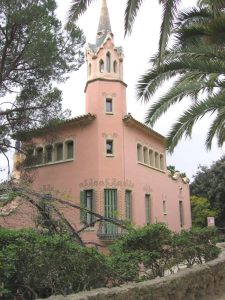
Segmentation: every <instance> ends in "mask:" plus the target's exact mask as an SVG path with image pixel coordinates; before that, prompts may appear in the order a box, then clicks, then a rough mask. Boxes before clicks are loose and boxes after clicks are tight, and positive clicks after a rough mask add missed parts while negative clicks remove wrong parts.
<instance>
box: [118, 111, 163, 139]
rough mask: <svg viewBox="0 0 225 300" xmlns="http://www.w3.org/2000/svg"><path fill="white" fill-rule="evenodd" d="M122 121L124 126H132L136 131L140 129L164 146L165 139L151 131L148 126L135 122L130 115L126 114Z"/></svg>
mask: <svg viewBox="0 0 225 300" xmlns="http://www.w3.org/2000/svg"><path fill="white" fill-rule="evenodd" d="M123 121H124V123H125V124H127V125H128V126H131V127H132V126H134V127H136V128H138V129H141V130H143V131H144V132H146V133H147V134H150V135H151V136H154V137H156V138H157V139H159V140H160V141H161V142H163V143H164V144H166V138H165V137H164V136H163V135H161V134H159V133H158V132H156V131H154V130H153V129H151V128H149V127H148V126H146V125H145V124H143V123H141V122H139V121H137V120H136V119H134V118H133V117H132V115H131V114H128V115H126V116H125V117H124V118H123Z"/></svg>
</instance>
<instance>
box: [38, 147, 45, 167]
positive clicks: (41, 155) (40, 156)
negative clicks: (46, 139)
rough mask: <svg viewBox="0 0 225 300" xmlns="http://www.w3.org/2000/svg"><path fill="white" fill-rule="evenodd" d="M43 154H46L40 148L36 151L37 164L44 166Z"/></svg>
mask: <svg viewBox="0 0 225 300" xmlns="http://www.w3.org/2000/svg"><path fill="white" fill-rule="evenodd" d="M43 154H44V150H43V148H42V147H38V148H37V149H36V157H37V164H38V165H40V164H43Z"/></svg>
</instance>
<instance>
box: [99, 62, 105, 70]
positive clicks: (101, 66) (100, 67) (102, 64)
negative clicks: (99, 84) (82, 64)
mask: <svg viewBox="0 0 225 300" xmlns="http://www.w3.org/2000/svg"><path fill="white" fill-rule="evenodd" d="M99 71H100V72H101V73H103V72H104V61H103V60H102V59H101V60H100V62H99Z"/></svg>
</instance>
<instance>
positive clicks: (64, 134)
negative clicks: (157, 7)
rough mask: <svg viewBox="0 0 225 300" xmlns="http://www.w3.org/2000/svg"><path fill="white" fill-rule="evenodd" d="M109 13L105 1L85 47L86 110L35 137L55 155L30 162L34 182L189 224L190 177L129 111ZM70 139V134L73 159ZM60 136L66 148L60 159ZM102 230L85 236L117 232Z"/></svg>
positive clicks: (72, 196) (174, 225) (114, 210)
mask: <svg viewBox="0 0 225 300" xmlns="http://www.w3.org/2000/svg"><path fill="white" fill-rule="evenodd" d="M104 18H105V19H104ZM106 21H107V22H109V20H108V11H107V7H106V3H105V1H103V8H102V13H101V17H100V25H99V30H98V36H97V40H96V45H88V47H87V51H86V58H87V73H88V75H87V83H86V87H85V93H86V114H85V115H83V116H81V117H77V118H74V119H72V120H69V121H67V122H65V123H64V124H63V125H61V126H60V127H58V129H57V130H55V131H54V134H52V132H50V133H46V134H45V135H44V136H43V135H42V136H41V137H40V138H35V139H33V142H34V144H35V149H36V150H37V149H38V148H42V149H43V155H44V153H45V151H46V146H48V145H50V144H51V145H52V153H51V161H49V162H46V161H44V160H43V161H42V163H41V164H39V165H36V166H34V167H32V168H29V169H27V172H29V174H30V175H31V176H32V178H33V183H32V188H34V189H36V190H46V191H49V190H51V191H52V193H53V194H54V193H55V194H57V195H58V196H59V195H60V196H61V197H67V198H68V199H69V200H70V201H72V202H74V203H77V204H79V205H80V204H82V205H85V206H86V207H87V208H90V209H92V210H94V211H95V212H97V213H99V214H102V215H105V214H108V216H111V217H115V216H116V217H117V218H120V219H127V218H129V220H130V221H131V222H132V223H133V224H136V225H137V226H142V225H144V224H146V223H154V222H164V223H166V224H167V225H168V226H169V228H171V229H172V230H175V231H180V230H181V229H182V228H185V229H187V228H190V227H191V214H190V200H189V185H188V182H187V179H186V178H181V176H180V175H179V174H178V173H175V174H174V175H173V176H172V175H171V174H170V173H169V172H168V171H167V169H166V150H165V138H164V137H163V136H161V135H160V134H158V133H156V132H154V131H153V130H152V129H150V128H148V127H147V126H145V125H144V124H142V123H140V122H138V121H136V120H135V119H133V118H132V116H131V115H127V111H126V84H125V83H124V82H123V53H122V49H121V48H118V47H115V45H114V41H113V35H112V33H111V27H110V25H109V24H108V23H107V22H106ZM104 26H106V28H104ZM104 30H105V31H104ZM67 141H70V142H73V147H72V151H73V155H72V157H70V158H69V159H68V157H66V151H67V150H66V147H67ZM59 143H62V144H61V145H62V147H63V156H62V159H59V160H58V159H57V158H56V156H57V154H56V148H57V145H58V144H59ZM36 150H34V155H37V152H35V151H36ZM88 191H91V192H90V195H89V194H88ZM111 191H112V192H111ZM82 193H83V194H82ZM81 195H83V196H82V197H84V199H81ZM88 195H89V196H88ZM110 195H111V196H110ZM88 197H89V198H88ZM110 197H112V198H110ZM106 198H107V199H106ZM83 200H84V202H82V203H81V201H83ZM92 201H94V205H93V203H92ZM90 205H91V206H90ZM107 205H108V206H107ZM106 206H107V207H108V208H106ZM111 206H112V207H111ZM109 207H110V209H111V210H107V209H109ZM64 213H65V215H66V216H67V218H68V219H69V220H70V222H71V223H72V224H73V226H75V228H76V229H79V228H81V227H82V226H83V224H82V222H81V221H82V220H81V219H80V212H79V210H77V211H74V210H71V209H68V208H67V209H66V210H65V209H64ZM110 214H111V215H110ZM85 218H86V220H85V222H88V219H87V218H88V217H87V216H86V217H85ZM85 222H84V223H85ZM102 230H103V233H104V234H102V235H101V234H100V235H99V234H98V233H99V224H98V223H96V224H95V226H90V227H89V228H88V229H87V230H86V231H85V232H84V233H83V238H84V239H85V240H87V241H94V242H97V243H99V244H104V243H105V242H106V241H108V240H110V239H111V238H112V235H110V234H111V233H112V232H110V230H111V229H110V230H109V235H110V236H107V229H102ZM104 230H105V231H104ZM100 233H101V232H100ZM113 233H116V231H115V229H113Z"/></svg>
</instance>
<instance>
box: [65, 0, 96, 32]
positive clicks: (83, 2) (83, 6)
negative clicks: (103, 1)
mask: <svg viewBox="0 0 225 300" xmlns="http://www.w3.org/2000/svg"><path fill="white" fill-rule="evenodd" d="M93 1H94V0H72V1H71V6H70V9H69V12H68V22H67V27H68V26H69V24H70V23H73V22H76V21H77V19H78V18H79V17H80V16H81V15H82V14H83V13H84V12H85V11H86V10H87V8H88V6H89V5H90V4H91V2H93Z"/></svg>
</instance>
